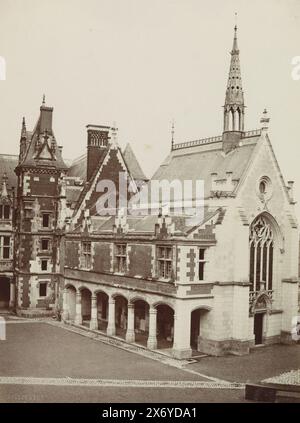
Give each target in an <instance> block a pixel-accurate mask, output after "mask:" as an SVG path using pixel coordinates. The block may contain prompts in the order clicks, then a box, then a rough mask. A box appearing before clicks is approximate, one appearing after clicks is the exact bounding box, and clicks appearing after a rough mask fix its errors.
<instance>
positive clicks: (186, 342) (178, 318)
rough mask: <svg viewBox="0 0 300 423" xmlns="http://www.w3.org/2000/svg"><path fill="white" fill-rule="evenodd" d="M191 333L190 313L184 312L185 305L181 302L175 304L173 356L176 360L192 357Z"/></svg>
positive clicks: (188, 311)
mask: <svg viewBox="0 0 300 423" xmlns="http://www.w3.org/2000/svg"><path fill="white" fill-rule="evenodd" d="M190 332H191V312H190V310H189V309H187V310H185V304H184V303H183V302H182V303H180V304H176V312H175V314H174V342H173V356H174V357H176V358H188V357H191V355H192V349H191V345H190V341H191V338H190V336H191V335H190Z"/></svg>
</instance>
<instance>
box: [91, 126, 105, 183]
mask: <svg viewBox="0 0 300 423" xmlns="http://www.w3.org/2000/svg"><path fill="white" fill-rule="evenodd" d="M109 131H110V127H109V126H103V125H87V181H89V180H90V179H91V177H92V175H93V173H94V171H95V169H96V168H97V166H98V164H99V162H100V160H101V158H102V157H103V155H104V154H105V152H106V151H107V149H108V144H109V139H110V136H109Z"/></svg>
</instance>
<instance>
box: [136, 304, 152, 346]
mask: <svg viewBox="0 0 300 423" xmlns="http://www.w3.org/2000/svg"><path fill="white" fill-rule="evenodd" d="M134 331H135V342H136V343H138V344H141V345H144V346H147V340H148V334H149V304H148V303H147V302H146V301H144V300H136V301H135V302H134Z"/></svg>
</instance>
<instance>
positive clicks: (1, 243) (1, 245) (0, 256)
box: [0, 234, 12, 260]
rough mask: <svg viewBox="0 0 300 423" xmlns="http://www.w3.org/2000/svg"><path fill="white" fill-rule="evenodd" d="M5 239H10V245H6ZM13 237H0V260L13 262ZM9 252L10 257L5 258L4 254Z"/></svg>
mask: <svg viewBox="0 0 300 423" xmlns="http://www.w3.org/2000/svg"><path fill="white" fill-rule="evenodd" d="M5 239H8V243H7V244H5ZM11 247H12V246H11V236H10V235H5V234H4V235H1V236H0V260H11V259H12V248H11ZM5 251H8V257H4V252H5Z"/></svg>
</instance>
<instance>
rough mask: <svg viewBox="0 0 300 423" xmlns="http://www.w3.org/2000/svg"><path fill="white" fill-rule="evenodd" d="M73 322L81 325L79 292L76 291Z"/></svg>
mask: <svg viewBox="0 0 300 423" xmlns="http://www.w3.org/2000/svg"><path fill="white" fill-rule="evenodd" d="M74 323H75V325H82V314H81V292H76V314H75V321H74Z"/></svg>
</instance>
